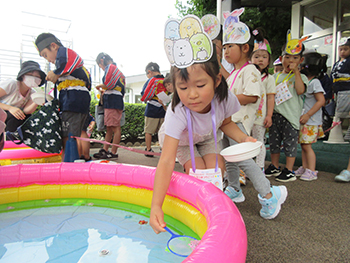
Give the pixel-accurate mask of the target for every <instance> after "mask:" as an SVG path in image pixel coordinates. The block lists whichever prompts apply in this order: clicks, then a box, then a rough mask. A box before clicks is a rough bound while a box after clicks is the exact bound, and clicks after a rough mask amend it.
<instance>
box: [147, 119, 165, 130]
mask: <svg viewBox="0 0 350 263" xmlns="http://www.w3.org/2000/svg"><path fill="white" fill-rule="evenodd" d="M163 122H164V118H150V117H145V133H149V134H155V133H157V132H158V131H159V129H160V126H162V124H163Z"/></svg>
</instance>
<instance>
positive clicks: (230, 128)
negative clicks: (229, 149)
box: [220, 117, 256, 143]
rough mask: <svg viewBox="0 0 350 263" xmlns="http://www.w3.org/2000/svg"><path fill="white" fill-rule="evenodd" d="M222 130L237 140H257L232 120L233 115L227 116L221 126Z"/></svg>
mask: <svg viewBox="0 0 350 263" xmlns="http://www.w3.org/2000/svg"><path fill="white" fill-rule="evenodd" d="M220 130H222V131H223V133H225V134H226V135H227V136H228V137H230V138H231V139H232V140H235V141H236V142H238V143H240V142H256V139H254V138H253V137H251V136H248V135H247V134H245V133H244V132H242V131H241V129H240V128H239V127H238V126H237V124H236V123H234V122H233V121H232V120H231V117H228V118H226V119H225V120H224V121H223V123H222V124H221V126H220Z"/></svg>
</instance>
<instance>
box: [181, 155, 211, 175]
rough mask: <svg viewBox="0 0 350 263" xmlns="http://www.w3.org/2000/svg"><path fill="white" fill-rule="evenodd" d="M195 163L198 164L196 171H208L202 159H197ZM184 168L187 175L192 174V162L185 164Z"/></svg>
mask: <svg viewBox="0 0 350 263" xmlns="http://www.w3.org/2000/svg"><path fill="white" fill-rule="evenodd" d="M194 161H195V163H196V169H206V166H205V162H204V160H203V158H202V157H195V158H194ZM184 168H185V171H186V173H187V174H189V173H190V169H191V168H192V161H191V160H188V161H187V162H186V163H185V164H184Z"/></svg>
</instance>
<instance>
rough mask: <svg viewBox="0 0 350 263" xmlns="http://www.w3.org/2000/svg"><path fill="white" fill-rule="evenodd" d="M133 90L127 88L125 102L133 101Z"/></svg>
mask: <svg viewBox="0 0 350 263" xmlns="http://www.w3.org/2000/svg"><path fill="white" fill-rule="evenodd" d="M131 98H132V90H131V89H130V88H125V94H124V102H127V103H132V100H131Z"/></svg>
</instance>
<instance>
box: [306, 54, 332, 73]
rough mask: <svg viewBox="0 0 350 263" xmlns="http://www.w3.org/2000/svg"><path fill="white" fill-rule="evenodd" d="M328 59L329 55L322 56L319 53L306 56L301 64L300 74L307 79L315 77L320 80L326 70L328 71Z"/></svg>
mask: <svg viewBox="0 0 350 263" xmlns="http://www.w3.org/2000/svg"><path fill="white" fill-rule="evenodd" d="M327 58H328V56H327V55H324V56H322V55H321V54H319V53H317V52H310V53H306V54H304V61H303V62H302V63H301V64H300V67H301V68H302V69H301V71H300V72H301V73H303V74H305V75H306V76H307V77H311V76H315V77H317V78H318V77H319V76H320V75H321V74H322V73H323V72H324V70H325V69H326V70H327V66H326V62H327Z"/></svg>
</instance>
